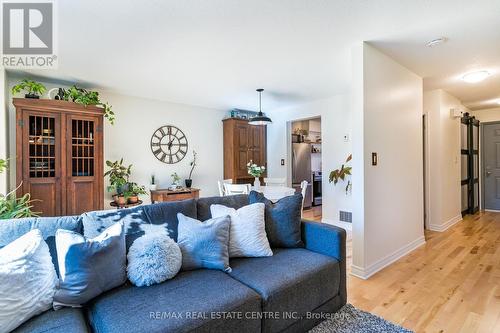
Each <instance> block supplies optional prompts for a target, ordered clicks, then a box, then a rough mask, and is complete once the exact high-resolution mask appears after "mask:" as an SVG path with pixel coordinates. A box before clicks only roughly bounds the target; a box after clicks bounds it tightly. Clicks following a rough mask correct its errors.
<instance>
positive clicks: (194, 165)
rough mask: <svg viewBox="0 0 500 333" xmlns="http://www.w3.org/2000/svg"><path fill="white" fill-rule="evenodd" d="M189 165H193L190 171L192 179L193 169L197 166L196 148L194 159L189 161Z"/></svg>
mask: <svg viewBox="0 0 500 333" xmlns="http://www.w3.org/2000/svg"><path fill="white" fill-rule="evenodd" d="M189 165H190V166H191V171H189V178H188V179H191V176H192V175H193V170H194V168H195V167H196V152H195V151H194V150H193V160H192V161H191V163H189Z"/></svg>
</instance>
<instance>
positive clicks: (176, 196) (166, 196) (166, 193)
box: [151, 188, 200, 203]
mask: <svg viewBox="0 0 500 333" xmlns="http://www.w3.org/2000/svg"><path fill="white" fill-rule="evenodd" d="M199 196H200V189H198V188H183V189H179V190H166V189H165V190H161V189H160V190H154V191H151V203H155V202H162V201H179V200H186V199H198V197H199Z"/></svg>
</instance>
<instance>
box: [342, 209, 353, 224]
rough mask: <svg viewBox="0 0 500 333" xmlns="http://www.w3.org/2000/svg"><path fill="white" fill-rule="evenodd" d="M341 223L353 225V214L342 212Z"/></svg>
mask: <svg viewBox="0 0 500 333" xmlns="http://www.w3.org/2000/svg"><path fill="white" fill-rule="evenodd" d="M339 219H340V221H342V222H349V223H352V213H351V212H345V211H343V210H341V211H340V218H339Z"/></svg>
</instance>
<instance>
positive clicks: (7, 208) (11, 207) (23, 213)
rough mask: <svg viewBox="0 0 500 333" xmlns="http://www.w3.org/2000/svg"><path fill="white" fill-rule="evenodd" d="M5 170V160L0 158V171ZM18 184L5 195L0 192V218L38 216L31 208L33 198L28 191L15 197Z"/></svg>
mask: <svg viewBox="0 0 500 333" xmlns="http://www.w3.org/2000/svg"><path fill="white" fill-rule="evenodd" d="M5 170H7V160H4V159H0V173H2V172H4V171H5ZM20 186H21V184H19V186H18V187H17V188H15V189H14V190H13V191H11V192H9V193H7V194H5V195H3V194H0V220H3V219H17V218H22V217H33V216H34V217H37V216H38V213H36V212H33V211H32V210H31V209H32V208H33V205H32V203H33V202H34V200H31V195H30V194H29V193H26V194H25V195H23V196H22V197H20V198H17V197H16V191H17V190H18V189H19V187H20Z"/></svg>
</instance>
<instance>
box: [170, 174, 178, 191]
mask: <svg viewBox="0 0 500 333" xmlns="http://www.w3.org/2000/svg"><path fill="white" fill-rule="evenodd" d="M170 177H172V185H170V188H171V189H173V190H175V189H177V188H179V187H180V185H179V182H180V181H181V177H179V175H178V174H177V172H174V173H173V174H171V175H170Z"/></svg>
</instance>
